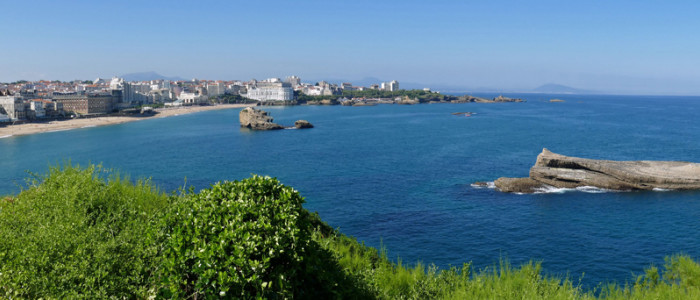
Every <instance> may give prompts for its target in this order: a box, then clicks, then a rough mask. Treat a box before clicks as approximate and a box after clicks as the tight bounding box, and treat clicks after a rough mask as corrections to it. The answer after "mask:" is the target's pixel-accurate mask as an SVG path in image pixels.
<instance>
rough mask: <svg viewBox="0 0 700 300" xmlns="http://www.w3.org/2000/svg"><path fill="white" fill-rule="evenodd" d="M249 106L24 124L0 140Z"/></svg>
mask: <svg viewBox="0 0 700 300" xmlns="http://www.w3.org/2000/svg"><path fill="white" fill-rule="evenodd" d="M246 106H250V104H220V105H213V106H183V107H173V108H159V109H156V111H157V112H158V113H157V114H155V115H153V116H149V117H140V116H134V117H125V116H103V117H98V118H89V119H67V120H62V121H51V122H46V123H26V124H19V125H8V126H5V127H0V138H5V137H11V136H19V135H28V134H35V133H42V132H52V131H63V130H70V129H75V128H86V127H96V126H105V125H114V124H121V123H126V122H134V121H141V120H148V119H154V118H165V117H170V116H177V115H184V114H191V113H196V112H200V111H207V110H220V109H232V108H243V107H246Z"/></svg>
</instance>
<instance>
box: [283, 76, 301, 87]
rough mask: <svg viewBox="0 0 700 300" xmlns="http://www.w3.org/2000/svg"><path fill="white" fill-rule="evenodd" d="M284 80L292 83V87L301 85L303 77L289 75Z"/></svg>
mask: <svg viewBox="0 0 700 300" xmlns="http://www.w3.org/2000/svg"><path fill="white" fill-rule="evenodd" d="M284 82H287V83H289V84H291V85H292V87H295V86H299V85H301V78H299V77H298V76H294V75H292V76H287V78H285V79H284Z"/></svg>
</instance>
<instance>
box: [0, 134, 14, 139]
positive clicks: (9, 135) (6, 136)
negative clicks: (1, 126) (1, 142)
mask: <svg viewBox="0 0 700 300" xmlns="http://www.w3.org/2000/svg"><path fill="white" fill-rule="evenodd" d="M11 136H12V135H11V134H8V135H3V136H0V139H4V138H9V137H11Z"/></svg>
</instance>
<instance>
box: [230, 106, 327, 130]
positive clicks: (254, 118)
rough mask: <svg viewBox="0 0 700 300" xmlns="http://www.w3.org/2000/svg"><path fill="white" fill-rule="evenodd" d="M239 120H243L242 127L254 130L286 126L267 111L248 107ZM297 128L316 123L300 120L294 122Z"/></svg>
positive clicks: (243, 110)
mask: <svg viewBox="0 0 700 300" xmlns="http://www.w3.org/2000/svg"><path fill="white" fill-rule="evenodd" d="M238 120H239V121H240V122H241V127H246V128H250V129H253V130H275V129H284V128H285V127H284V126H282V125H280V124H277V123H274V122H272V121H274V119H273V118H272V117H271V116H269V115H268V114H267V112H266V111H264V110H260V109H255V108H252V107H250V106H249V107H246V108H244V109H242V110H241V112H240V113H239V114H238ZM290 128H297V129H305V128H314V125H311V123H310V122H309V121H307V120H298V121H296V122H294V127H290Z"/></svg>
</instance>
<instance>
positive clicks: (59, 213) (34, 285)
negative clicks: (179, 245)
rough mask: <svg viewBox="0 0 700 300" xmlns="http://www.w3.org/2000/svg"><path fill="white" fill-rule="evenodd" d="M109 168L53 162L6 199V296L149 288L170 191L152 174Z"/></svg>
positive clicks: (1, 287)
mask: <svg viewBox="0 0 700 300" xmlns="http://www.w3.org/2000/svg"><path fill="white" fill-rule="evenodd" d="M105 174H107V170H105V169H103V168H102V167H100V166H89V167H87V168H84V169H81V168H79V167H72V166H66V167H63V168H59V167H52V168H51V169H50V171H49V173H48V174H47V175H44V176H36V177H35V178H33V179H31V180H30V181H29V188H28V189H27V190H25V191H23V192H21V193H20V194H19V195H18V196H17V197H15V198H8V199H6V200H4V201H0V262H2V263H0V298H3V297H6V298H42V297H43V298H105V297H108V296H112V297H118V298H135V297H144V296H145V295H147V294H148V287H149V281H150V278H151V272H152V270H153V269H154V261H155V259H154V258H155V255H156V253H157V251H156V249H157V245H155V244H154V240H155V239H154V237H155V232H156V231H157V223H158V222H157V220H158V218H159V217H158V216H159V211H160V210H161V209H162V208H164V207H165V206H167V204H168V202H169V198H168V197H167V196H165V195H163V194H161V193H159V192H158V191H157V190H155V189H154V188H153V186H152V185H151V184H150V182H149V181H147V180H146V181H138V182H137V183H136V184H131V183H129V181H128V180H125V179H124V178H120V177H119V176H118V174H117V175H110V176H108V177H107V178H106V179H104V178H102V176H103V175H105Z"/></svg>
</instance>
